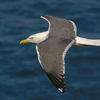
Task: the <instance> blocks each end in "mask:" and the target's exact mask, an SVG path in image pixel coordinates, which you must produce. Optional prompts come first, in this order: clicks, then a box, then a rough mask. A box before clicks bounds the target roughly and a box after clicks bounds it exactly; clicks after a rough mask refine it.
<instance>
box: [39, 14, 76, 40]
mask: <svg viewBox="0 0 100 100" xmlns="http://www.w3.org/2000/svg"><path fill="white" fill-rule="evenodd" d="M41 18H43V19H45V20H46V21H48V23H49V28H48V30H49V35H50V36H57V37H60V38H66V39H75V38H76V32H77V28H76V25H75V23H74V22H73V21H70V20H66V19H63V18H58V17H53V16H48V15H46V16H41Z"/></svg>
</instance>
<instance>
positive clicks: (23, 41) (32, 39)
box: [20, 35, 37, 44]
mask: <svg viewBox="0 0 100 100" xmlns="http://www.w3.org/2000/svg"><path fill="white" fill-rule="evenodd" d="M36 40H37V37H36V36H34V35H31V36H29V37H28V38H26V39H25V40H22V41H20V44H24V43H36Z"/></svg>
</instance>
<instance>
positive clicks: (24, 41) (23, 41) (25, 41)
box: [20, 40, 28, 44]
mask: <svg viewBox="0 0 100 100" xmlns="http://www.w3.org/2000/svg"><path fill="white" fill-rule="evenodd" d="M24 43H28V41H27V40H22V41H20V44H24Z"/></svg>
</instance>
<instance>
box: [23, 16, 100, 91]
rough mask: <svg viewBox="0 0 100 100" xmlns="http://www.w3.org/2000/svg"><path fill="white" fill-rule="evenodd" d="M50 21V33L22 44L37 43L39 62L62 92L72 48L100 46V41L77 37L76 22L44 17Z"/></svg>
mask: <svg viewBox="0 0 100 100" xmlns="http://www.w3.org/2000/svg"><path fill="white" fill-rule="evenodd" d="M42 18H43V19H45V20H46V21H48V23H49V28H48V31H45V32H41V33H37V34H33V35H31V36H29V37H28V38H27V39H26V40H23V41H21V43H27V42H32V43H36V51H37V54H38V59H39V62H40V64H41V66H42V68H43V69H44V71H45V72H46V74H47V76H48V77H49V79H50V80H51V81H52V83H53V84H54V85H55V86H56V88H58V89H59V90H60V91H61V92H64V91H65V63H64V58H65V55H66V52H67V51H68V49H69V48H70V47H71V46H72V45H75V46H80V45H93V46H100V40H92V39H86V38H82V37H78V36H77V29H76V25H75V23H74V22H72V21H70V20H65V19H62V18H57V17H53V16H42Z"/></svg>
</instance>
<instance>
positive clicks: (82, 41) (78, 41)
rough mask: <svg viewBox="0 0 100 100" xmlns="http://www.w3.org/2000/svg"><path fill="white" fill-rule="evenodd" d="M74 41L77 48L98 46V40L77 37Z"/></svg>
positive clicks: (99, 41)
mask: <svg viewBox="0 0 100 100" xmlns="http://www.w3.org/2000/svg"><path fill="white" fill-rule="evenodd" d="M75 40H76V41H75V42H76V43H75V45H77V46H81V45H91V46H100V39H87V38H83V37H79V36H77V37H76V39H75Z"/></svg>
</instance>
